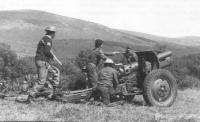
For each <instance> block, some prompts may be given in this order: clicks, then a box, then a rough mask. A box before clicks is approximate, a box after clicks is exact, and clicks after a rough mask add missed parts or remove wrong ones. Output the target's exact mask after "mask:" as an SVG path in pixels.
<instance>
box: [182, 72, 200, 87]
mask: <svg viewBox="0 0 200 122" xmlns="http://www.w3.org/2000/svg"><path fill="white" fill-rule="evenodd" d="M178 84H179V88H180V89H186V88H191V89H192V88H200V80H199V79H198V78H195V77H193V76H188V75H187V76H186V77H185V79H183V80H182V81H180V82H179V83H178Z"/></svg>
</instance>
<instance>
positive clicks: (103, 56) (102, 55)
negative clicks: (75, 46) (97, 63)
mask: <svg viewBox="0 0 200 122" xmlns="http://www.w3.org/2000/svg"><path fill="white" fill-rule="evenodd" d="M99 56H100V57H101V59H103V60H106V59H107V58H108V57H107V56H106V55H105V54H104V52H103V51H102V50H99Z"/></svg>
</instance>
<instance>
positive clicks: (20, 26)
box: [0, 10, 155, 55]
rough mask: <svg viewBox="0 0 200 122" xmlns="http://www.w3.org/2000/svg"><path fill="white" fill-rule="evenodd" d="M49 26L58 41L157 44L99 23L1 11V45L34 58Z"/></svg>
mask: <svg viewBox="0 0 200 122" xmlns="http://www.w3.org/2000/svg"><path fill="white" fill-rule="evenodd" d="M48 25H53V26H56V27H57V29H58V32H57V36H56V40H63V39H66V41H70V39H76V40H78V39H83V40H87V39H88V40H94V39H96V38H101V39H103V40H105V41H114V42H124V43H127V44H134V45H145V46H152V45H154V43H155V42H154V41H152V42H146V41H144V40H140V39H137V38H135V37H134V36H131V35H129V34H126V33H122V32H120V31H118V30H114V29H111V28H108V27H106V26H102V25H99V24H96V23H92V22H87V21H83V20H78V19H73V18H69V17H64V16H60V15H56V14H51V13H48V12H43V11H34V10H21V11H1V12H0V42H5V43H8V44H10V45H11V47H12V48H13V49H14V50H15V51H17V53H19V54H21V55H34V53H35V49H36V45H37V42H38V41H39V39H40V38H41V37H42V36H43V34H44V31H43V29H44V27H46V26H48ZM55 43H57V42H55ZM77 44H79V43H77Z"/></svg>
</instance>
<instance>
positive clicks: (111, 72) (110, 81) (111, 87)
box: [97, 59, 118, 105]
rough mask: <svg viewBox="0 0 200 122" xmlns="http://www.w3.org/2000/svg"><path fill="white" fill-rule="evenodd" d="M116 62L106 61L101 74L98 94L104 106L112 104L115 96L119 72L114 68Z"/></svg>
mask: <svg viewBox="0 0 200 122" xmlns="http://www.w3.org/2000/svg"><path fill="white" fill-rule="evenodd" d="M113 66H114V62H113V61H112V60H111V59H106V60H105V62H104V68H103V69H101V71H100V72H99V81H98V83H97V92H98V93H99V95H100V97H101V98H102V101H103V103H104V104H106V105H108V104H109V103H110V100H111V97H112V95H114V94H115V89H116V87H117V84H118V76H117V71H116V70H115V69H114V68H113Z"/></svg>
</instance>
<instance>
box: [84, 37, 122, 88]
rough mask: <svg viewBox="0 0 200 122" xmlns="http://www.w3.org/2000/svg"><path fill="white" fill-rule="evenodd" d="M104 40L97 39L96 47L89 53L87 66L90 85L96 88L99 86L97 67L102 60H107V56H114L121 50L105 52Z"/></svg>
mask: <svg viewBox="0 0 200 122" xmlns="http://www.w3.org/2000/svg"><path fill="white" fill-rule="evenodd" d="M102 46H103V41H102V40H101V39H96V40H95V48H94V49H93V50H92V52H91V53H90V55H89V57H88V58H89V61H88V64H87V66H86V72H87V77H88V87H89V88H95V87H96V86H97V80H98V75H97V67H99V64H100V61H101V60H106V58H107V56H113V55H115V54H118V53H119V52H111V53H108V52H107V53H104V52H103V51H102Z"/></svg>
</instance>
